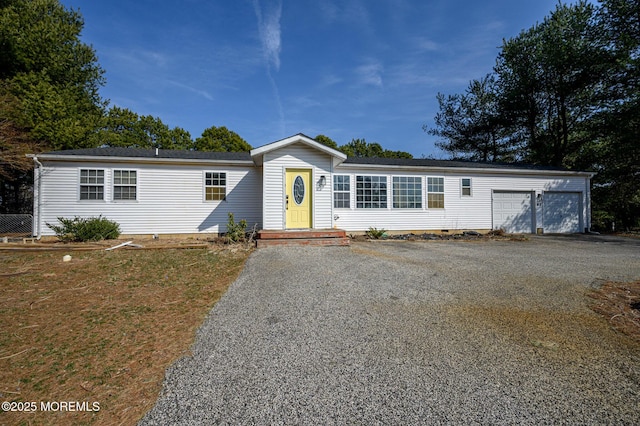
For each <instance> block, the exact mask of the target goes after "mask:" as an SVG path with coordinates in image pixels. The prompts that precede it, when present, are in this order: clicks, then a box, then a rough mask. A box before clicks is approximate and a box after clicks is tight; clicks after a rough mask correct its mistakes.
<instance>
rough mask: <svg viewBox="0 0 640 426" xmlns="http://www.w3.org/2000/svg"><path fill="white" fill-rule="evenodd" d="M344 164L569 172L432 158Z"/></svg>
mask: <svg viewBox="0 0 640 426" xmlns="http://www.w3.org/2000/svg"><path fill="white" fill-rule="evenodd" d="M344 163H345V164H370V165H372V166H373V165H380V166H384V165H387V166H406V167H459V168H479V169H526V170H556V171H570V170H569V169H566V168H564V167H553V166H540V165H535V164H527V163H520V162H517V163H505V162H489V161H473V160H465V159H449V160H436V159H432V158H381V157H347V159H346V160H345V162H344Z"/></svg>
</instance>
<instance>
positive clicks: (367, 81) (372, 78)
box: [356, 59, 383, 87]
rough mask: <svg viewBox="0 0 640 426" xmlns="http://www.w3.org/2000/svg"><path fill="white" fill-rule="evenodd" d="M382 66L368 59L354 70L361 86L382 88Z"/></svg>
mask: <svg viewBox="0 0 640 426" xmlns="http://www.w3.org/2000/svg"><path fill="white" fill-rule="evenodd" d="M382 72H383V66H382V64H381V63H380V62H379V61H376V60H374V59H369V60H368V61H367V62H366V63H364V64H362V65H360V66H359V67H357V68H356V75H357V77H358V82H359V83H360V84H363V85H369V86H375V87H382V86H383V82H382Z"/></svg>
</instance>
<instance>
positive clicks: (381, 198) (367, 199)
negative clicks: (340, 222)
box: [356, 176, 387, 209]
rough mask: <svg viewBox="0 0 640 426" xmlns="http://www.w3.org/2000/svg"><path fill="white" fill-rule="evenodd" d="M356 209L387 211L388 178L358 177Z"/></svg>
mask: <svg viewBox="0 0 640 426" xmlns="http://www.w3.org/2000/svg"><path fill="white" fill-rule="evenodd" d="M356 207H357V208H359V209H386V208H387V177H386V176H356Z"/></svg>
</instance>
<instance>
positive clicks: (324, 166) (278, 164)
mask: <svg viewBox="0 0 640 426" xmlns="http://www.w3.org/2000/svg"><path fill="white" fill-rule="evenodd" d="M287 169H310V170H311V180H312V182H311V183H310V188H309V190H310V191H311V200H312V204H313V207H312V211H311V215H312V217H311V221H312V226H313V227H314V228H318V229H323V228H331V227H333V195H332V187H331V186H330V185H324V186H322V185H319V184H318V182H319V181H320V180H321V178H322V176H325V179H326V180H329V179H331V171H332V157H331V156H330V155H328V154H326V153H324V152H321V151H318V150H317V149H314V148H311V147H309V146H307V145H304V144H302V143H293V144H291V145H288V146H285V147H283V148H280V149H278V150H277V151H273V152H267V153H265V154H264V162H263V165H262V179H263V181H264V184H263V188H262V194H263V202H262V210H263V211H262V217H263V220H262V223H263V227H264V229H273V230H279V229H285V226H286V224H285V214H284V213H285V210H284V209H285V174H286V170H287Z"/></svg>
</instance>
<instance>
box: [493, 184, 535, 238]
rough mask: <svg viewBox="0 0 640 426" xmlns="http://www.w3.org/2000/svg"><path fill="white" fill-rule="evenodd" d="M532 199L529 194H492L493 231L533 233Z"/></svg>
mask: <svg viewBox="0 0 640 426" xmlns="http://www.w3.org/2000/svg"><path fill="white" fill-rule="evenodd" d="M532 201H533V197H532V196H531V193H530V192H494V193H493V229H504V230H505V231H506V232H509V233H530V232H533V206H532Z"/></svg>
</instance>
